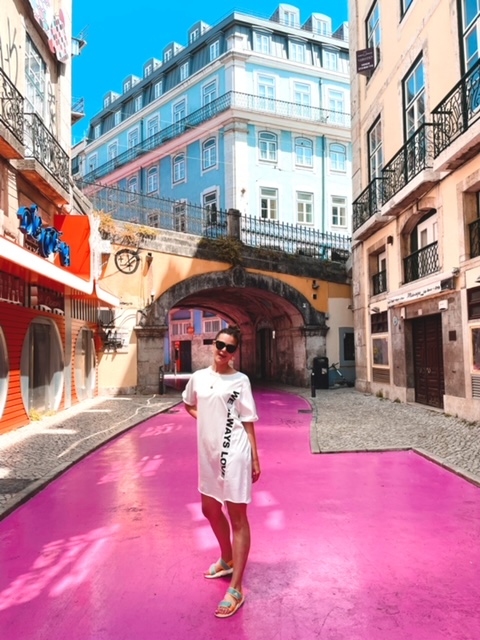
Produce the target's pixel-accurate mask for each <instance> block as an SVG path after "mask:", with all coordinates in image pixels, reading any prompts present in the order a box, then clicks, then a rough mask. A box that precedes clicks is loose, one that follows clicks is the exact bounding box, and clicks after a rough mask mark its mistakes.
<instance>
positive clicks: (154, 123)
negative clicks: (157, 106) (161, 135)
mask: <svg viewBox="0 0 480 640" xmlns="http://www.w3.org/2000/svg"><path fill="white" fill-rule="evenodd" d="M157 131H158V116H155V117H153V118H150V119H149V120H147V137H148V138H151V137H152V136H154V135H155V134H156V133H157Z"/></svg>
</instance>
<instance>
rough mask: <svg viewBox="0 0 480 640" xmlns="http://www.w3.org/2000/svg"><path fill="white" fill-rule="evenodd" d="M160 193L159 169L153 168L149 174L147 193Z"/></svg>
mask: <svg viewBox="0 0 480 640" xmlns="http://www.w3.org/2000/svg"><path fill="white" fill-rule="evenodd" d="M157 191H158V169H157V167H152V168H151V169H149V170H148V172H147V192H148V193H156V192H157Z"/></svg>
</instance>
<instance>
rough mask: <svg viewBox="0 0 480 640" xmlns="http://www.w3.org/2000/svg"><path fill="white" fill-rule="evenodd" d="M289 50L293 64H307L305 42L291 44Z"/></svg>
mask: <svg viewBox="0 0 480 640" xmlns="http://www.w3.org/2000/svg"><path fill="white" fill-rule="evenodd" d="M288 49H289V53H290V56H289V57H290V60H292V62H301V63H302V64H304V63H305V56H306V50H305V45H304V43H303V42H289V43H288Z"/></svg>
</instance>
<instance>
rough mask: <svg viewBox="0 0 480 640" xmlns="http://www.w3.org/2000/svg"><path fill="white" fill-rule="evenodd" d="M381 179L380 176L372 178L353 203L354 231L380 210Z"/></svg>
mask: <svg viewBox="0 0 480 640" xmlns="http://www.w3.org/2000/svg"><path fill="white" fill-rule="evenodd" d="M382 181H383V179H382V178H374V179H373V180H372V182H370V184H369V185H368V187H367V188H366V189H365V190H364V191H362V193H361V194H360V196H359V197H358V198H357V199H356V200H355V202H354V203H353V230H354V231H356V230H357V229H359V228H360V227H361V226H362V224H365V222H366V221H367V220H368V219H369V218H371V217H372V216H373V215H375V214H376V213H377V211H379V210H380V207H381V206H382Z"/></svg>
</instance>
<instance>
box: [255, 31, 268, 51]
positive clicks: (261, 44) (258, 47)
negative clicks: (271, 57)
mask: <svg viewBox="0 0 480 640" xmlns="http://www.w3.org/2000/svg"><path fill="white" fill-rule="evenodd" d="M253 50H254V51H258V53H267V54H269V53H270V35H269V34H268V33H254V34H253Z"/></svg>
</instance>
